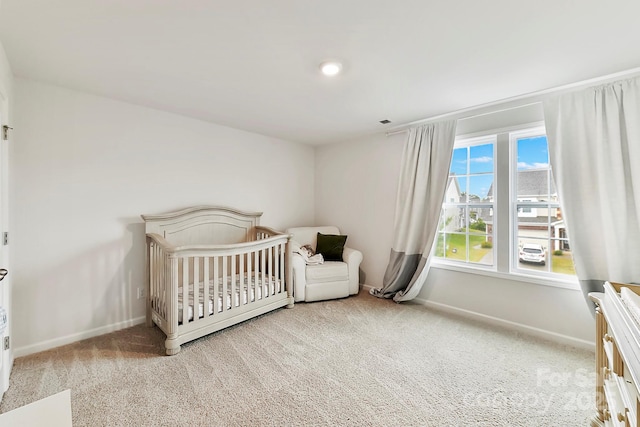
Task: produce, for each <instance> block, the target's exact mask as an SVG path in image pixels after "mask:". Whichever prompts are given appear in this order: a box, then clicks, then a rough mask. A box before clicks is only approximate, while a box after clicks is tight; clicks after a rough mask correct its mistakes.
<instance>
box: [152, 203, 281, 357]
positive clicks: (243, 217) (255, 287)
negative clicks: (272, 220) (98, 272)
mask: <svg viewBox="0 0 640 427" xmlns="http://www.w3.org/2000/svg"><path fill="white" fill-rule="evenodd" d="M261 216H262V212H256V213H248V212H241V211H238V210H236V209H231V208H225V207H217V206H196V207H191V208H187V209H183V210H180V211H176V212H169V213H165V214H160V215H142V218H143V219H144V221H145V223H146V233H147V284H148V286H147V325H148V326H153V324H154V323H155V324H156V325H158V327H159V328H160V329H161V330H162V331H163V332H164V333H165V334H166V335H167V340H166V341H165V348H166V353H167V354H168V355H174V354H177V353H178V352H179V351H180V345H182V344H184V343H185V342H188V341H191V340H194V339H197V338H200V337H202V336H204V335H207V334H210V333H212V332H215V331H219V330H220V329H224V328H226V327H229V326H231V325H235V324H237V323H239V322H243V321H245V320H248V319H250V318H252V317H255V316H259V315H261V314H264V313H267V312H269V311H272V310H275V309H277V308H280V307H284V306H286V307H288V308H291V307H293V295H292V290H291V287H290V286H289V285H288V284H287V281H286V280H285V279H286V278H288V277H291V274H290V272H289V271H288V268H289V267H288V265H289V263H288V262H285V257H286V253H287V250H286V248H287V244H288V242H289V238H290V236H289V235H287V234H284V233H280V232H277V231H275V230H272V229H270V228H268V227H262V226H260V225H259V223H260V217H261Z"/></svg>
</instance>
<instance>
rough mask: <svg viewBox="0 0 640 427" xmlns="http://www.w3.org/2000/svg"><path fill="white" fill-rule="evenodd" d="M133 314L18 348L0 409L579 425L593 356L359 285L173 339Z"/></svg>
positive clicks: (185, 419) (166, 419)
mask: <svg viewBox="0 0 640 427" xmlns="http://www.w3.org/2000/svg"><path fill="white" fill-rule="evenodd" d="M163 340H164V336H163V334H162V332H161V331H159V330H158V329H157V328H152V329H149V328H146V327H145V326H144V325H141V326H136V327H132V328H128V329H126V330H122V331H119V332H115V333H111V334H108V335H103V336H100V337H97V338H92V339H88V340H84V341H81V342H78V343H74V344H71V345H67V346H64V347H59V348H57V349H53V350H49V351H46V352H42V353H38V354H34V355H30V356H27V357H23V358H18V359H17V360H16V361H15V365H14V368H13V372H12V374H11V385H10V387H9V390H8V391H7V392H6V393H5V396H4V399H3V402H2V404H1V405H0V412H6V411H9V410H11V409H14V408H17V407H19V406H22V405H25V404H27V403H30V402H33V401H35V400H38V399H40V398H43V397H46V396H49V395H52V394H54V393H56V392H58V391H61V390H64V389H67V388H70V389H71V402H72V411H73V423H74V426H76V427H79V426H169V425H172V426H175V425H190V426H278V425H293V426H298V425H309V426H328V425H337V426H492V427H493V426H509V427H513V426H535V427H539V426H554V427H555V426H562V427H571V426H585V425H587V422H588V418H589V417H590V416H591V414H592V413H593V412H594V411H593V409H592V408H594V403H593V401H594V399H593V396H594V394H595V393H594V381H595V378H594V375H592V371H593V367H594V363H595V362H594V355H593V353H592V352H589V351H584V350H577V349H574V348H571V347H566V346H561V345H558V344H554V343H549V342H546V341H543V340H539V339H535V338H531V337H529V336H526V335H522V334H518V333H515V332H512V331H508V330H502V329H497V328H494V327H488V326H485V325H482V324H476V323H474V322H471V321H469V320H466V319H461V318H457V317H454V316H451V315H447V314H443V313H439V312H435V311H433V310H430V309H427V308H426V307H424V306H420V305H414V304H401V305H398V304H395V303H393V302H391V301H388V300H379V299H377V298H374V297H372V296H370V295H368V294H367V293H366V292H365V291H362V292H361V293H360V295H359V296H357V297H351V298H347V299H344V300H336V301H326V302H317V303H309V304H296V306H295V308H293V309H291V310H288V309H280V310H278V311H275V312H272V313H269V314H266V315H264V316H261V317H259V318H256V319H253V320H250V321H247V322H245V323H242V324H240V325H237V326H234V327H231V328H228V329H226V330H224V331H220V332H217V333H214V334H211V335H209V336H207V337H205V338H201V339H199V340H197V341H194V342H191V343H188V344H185V345H183V347H182V352H181V353H179V354H178V355H177V356H171V357H170V356H164V355H163V354H164V349H163Z"/></svg>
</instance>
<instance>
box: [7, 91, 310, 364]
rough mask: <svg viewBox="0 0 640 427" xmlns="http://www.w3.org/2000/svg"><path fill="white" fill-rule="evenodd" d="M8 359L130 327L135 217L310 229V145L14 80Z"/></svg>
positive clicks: (140, 258) (134, 310) (140, 257)
mask: <svg viewBox="0 0 640 427" xmlns="http://www.w3.org/2000/svg"><path fill="white" fill-rule="evenodd" d="M15 93H16V102H15V113H16V114H15V117H16V120H15V121H14V128H15V131H14V142H15V146H14V148H13V152H12V158H11V166H12V167H11V177H10V185H11V195H12V199H11V206H10V208H11V229H12V241H13V242H12V246H13V247H12V257H13V260H14V272H13V279H14V284H15V285H14V301H13V304H14V307H15V311H14V318H13V321H14V339H13V342H14V346H15V347H14V348H16V356H20V355H23V354H28V353H31V352H34V351H39V350H42V349H45V348H49V347H53V346H57V345H60V344H64V343H67V342H71V341H75V340H77V339H81V338H83V337H86V336H91V335H97V334H99V333H103V332H107V331H109V330H112V329H115V328H119V327H124V326H127V325H129V324H131V323H132V322H135V321H139V320H140V316H143V315H144V300H137V299H136V289H137V288H138V287H140V286H143V276H144V253H145V249H144V224H143V222H142V220H141V218H140V214H149V213H160V212H163V211H167V210H171V209H175V208H181V207H186V206H190V205H195V204H217V205H224V206H231V207H235V208H238V209H243V210H250V211H263V212H264V215H263V217H262V221H261V223H262V224H263V225H268V226H272V227H274V228H278V229H284V228H285V227H287V226H290V225H294V224H305V223H306V224H310V223H313V221H314V198H313V168H314V150H313V148H312V147H309V146H304V145H300V144H294V143H290V142H286V141H282V140H277V139H272V138H267V137H264V136H261V135H256V134H252V133H247V132H242V131H238V130H234V129H230V128H227V127H222V126H218V125H215V124H211V123H206V122H202V121H197V120H193V119H189V118H185V117H182V116H177V115H173V114H169V113H164V112H160V111H156V110H152V109H148V108H143V107H138V106H134V105H130V104H125V103H122V102H117V101H113V100H109V99H106V98H101V97H97V96H92V95H89V94H86V93H81V92H75V91H71V90H67V89H63V88H59V87H54V86H51V85H47V84H43V83H36V82H32V81H27V80H23V79H16V85H15Z"/></svg>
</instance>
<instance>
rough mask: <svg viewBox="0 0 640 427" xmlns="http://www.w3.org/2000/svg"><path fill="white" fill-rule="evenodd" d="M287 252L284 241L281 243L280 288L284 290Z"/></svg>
mask: <svg viewBox="0 0 640 427" xmlns="http://www.w3.org/2000/svg"><path fill="white" fill-rule="evenodd" d="M285 253H286V245H285V244H284V243H283V244H281V245H280V276H279V278H280V290H281V291H282V292H284V291H285V290H286V289H285V274H286V273H285V269H284V268H285V265H284V255H285Z"/></svg>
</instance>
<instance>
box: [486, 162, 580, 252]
mask: <svg viewBox="0 0 640 427" xmlns="http://www.w3.org/2000/svg"><path fill="white" fill-rule="evenodd" d="M548 176H549V174H548V169H546V168H542V169H524V170H519V171H518V179H517V182H518V189H517V200H518V202H523V203H526V202H532V203H538V202H543V203H545V202H546V203H551V204H555V203H557V202H558V193H557V190H556V187H555V184H554V182H553V180H551V183H550V186H549V182H548ZM487 198H488V200H490V201H493V185H491V188H489V192H488V194H487ZM483 211H484V212H483V213H484V214H488V215H486V216H485V215H483V217H482V218H483V220H484V221H485V222H486V223H487V232H488V233H489V234H492V233H491V232H492V231H493V230H492V229H493V215H492V214H493V213H492V212H489V211H488V210H483ZM518 235H519V236H522V237H520V238H519V239H518V243H519V245H522V244H524V243H540V241H539V240H537V239H536V238H541V239H547V238H549V237H550V238H551V239H556V238H561V239H564V238H566V237H567V232H566V228H565V225H564V220H563V218H562V212H561V211H560V208H557V207H540V206H522V207H520V209H518ZM527 237H528V238H530V239H531V241H529V240H527ZM551 242H552V248H551V250H552V251H554V250H558V249H561V250H569V243H568V242H566V241H559V240H552V241H551Z"/></svg>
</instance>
